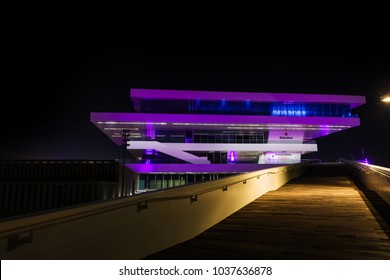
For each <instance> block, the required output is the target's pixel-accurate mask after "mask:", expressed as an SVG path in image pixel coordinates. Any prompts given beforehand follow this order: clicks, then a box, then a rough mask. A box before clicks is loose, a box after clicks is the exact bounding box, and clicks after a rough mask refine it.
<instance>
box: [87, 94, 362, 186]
mask: <svg viewBox="0 0 390 280" xmlns="http://www.w3.org/2000/svg"><path fill="white" fill-rule="evenodd" d="M130 96H131V100H132V103H133V106H134V109H135V112H128V113H106V112H93V113H91V121H92V122H93V123H94V124H95V125H96V126H97V127H98V128H99V129H100V130H101V131H102V132H104V133H105V134H106V135H107V136H108V137H110V138H111V139H112V141H114V142H115V143H116V144H117V145H123V133H124V131H126V132H128V133H129V137H128V139H127V140H126V142H127V149H128V150H129V151H130V152H131V153H132V154H133V155H134V157H135V158H136V159H137V162H132V163H128V164H126V167H127V168H129V169H131V170H133V171H134V172H135V173H136V174H138V175H139V178H138V179H137V189H139V190H142V189H161V188H167V187H173V186H180V185H185V184H192V183H196V182H199V181H203V180H211V179H216V178H220V177H221V176H226V175H231V174H235V173H242V172H249V171H254V170H258V169H261V168H264V165H265V164H266V165H268V164H291V163H297V162H300V161H301V155H302V154H305V153H310V152H316V151H317V144H316V143H315V139H316V138H319V137H322V136H325V135H328V134H331V133H334V132H339V131H342V130H345V129H348V128H351V127H355V126H358V125H359V118H358V117H357V116H355V115H353V114H352V113H351V110H352V109H353V108H355V107H357V106H360V105H362V104H364V103H365V98H364V97H363V96H347V95H325V94H290V93H254V92H216V91H186V90H155V89H132V90H131V93H130Z"/></svg>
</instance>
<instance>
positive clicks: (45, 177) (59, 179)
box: [0, 160, 121, 218]
mask: <svg viewBox="0 0 390 280" xmlns="http://www.w3.org/2000/svg"><path fill="white" fill-rule="evenodd" d="M120 175H121V168H120V164H119V162H117V161H114V160H18V161H1V162H0V218H4V217H11V216H17V215H22V214H27V213H33V212H40V211H47V210H51V209H57V208H61V207H67V206H71V205H76V204H82V203H88V202H92V201H98V200H103V199H109V198H114V197H117V196H118V195H119V187H120V186H119V185H120V178H121V176H120Z"/></svg>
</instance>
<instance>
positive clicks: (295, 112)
mask: <svg viewBox="0 0 390 280" xmlns="http://www.w3.org/2000/svg"><path fill="white" fill-rule="evenodd" d="M306 114H307V113H306V109H305V107H304V106H303V105H302V104H274V105H273V106H272V113H271V115H272V116H306Z"/></svg>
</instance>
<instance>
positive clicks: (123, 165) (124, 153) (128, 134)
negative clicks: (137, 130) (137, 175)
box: [121, 129, 130, 196]
mask: <svg viewBox="0 0 390 280" xmlns="http://www.w3.org/2000/svg"><path fill="white" fill-rule="evenodd" d="M129 132H130V130H128V129H124V130H123V134H122V137H123V139H122V140H123V163H122V195H121V196H125V195H126V192H125V161H126V150H127V142H128V140H129V138H130V133H129Z"/></svg>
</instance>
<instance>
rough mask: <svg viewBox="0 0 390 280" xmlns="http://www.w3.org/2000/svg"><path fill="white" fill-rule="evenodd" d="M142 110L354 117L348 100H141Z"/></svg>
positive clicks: (153, 111) (146, 111)
mask: <svg viewBox="0 0 390 280" xmlns="http://www.w3.org/2000/svg"><path fill="white" fill-rule="evenodd" d="M141 112H142V113H175V114H216V115H258V116H296V117H302V116H322V117H344V118H350V117H356V116H355V115H352V114H351V108H350V105H349V104H332V103H282V102H251V101H249V100H246V101H228V100H220V101H210V100H199V99H197V100H142V101H141Z"/></svg>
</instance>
